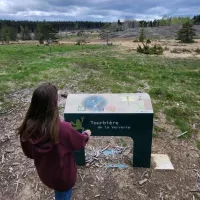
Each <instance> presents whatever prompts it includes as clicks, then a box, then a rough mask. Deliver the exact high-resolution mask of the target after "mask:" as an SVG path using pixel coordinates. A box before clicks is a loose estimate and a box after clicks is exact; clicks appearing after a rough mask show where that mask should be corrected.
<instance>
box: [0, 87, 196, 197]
mask: <svg viewBox="0 0 200 200" xmlns="http://www.w3.org/2000/svg"><path fill="white" fill-rule="evenodd" d="M31 92H32V91H28V90H21V91H19V92H16V93H13V94H11V95H10V100H11V101H13V102H17V104H15V109H14V110H13V111H11V112H9V113H7V114H6V113H5V114H4V115H1V116H0V131H1V135H0V163H1V164H0V199H1V200H13V199H14V200H39V199H40V200H48V199H53V196H54V192H53V191H52V190H50V189H48V188H47V187H46V186H44V185H43V184H42V183H41V182H40V180H39V178H38V175H37V173H36V171H35V167H34V163H33V161H32V160H30V159H28V158H26V157H25V156H24V155H23V153H22V150H21V147H20V144H19V139H18V138H16V136H15V128H17V126H18V125H19V123H20V122H21V120H22V119H23V117H24V114H25V112H26V109H27V107H28V104H29V103H28V102H29V101H30V98H31V95H32V93H31ZM63 93H64V94H66V90H62V91H59V106H61V107H62V111H61V113H60V115H61V118H62V116H63V110H64V109H63V108H64V105H65V98H64V97H61V94H62V96H64V95H63ZM155 126H159V127H161V128H163V129H164V130H165V131H163V133H161V134H160V135H159V136H158V137H157V138H154V139H153V146H152V153H154V154H157V153H163V154H167V155H168V156H169V157H170V159H171V161H172V164H173V166H174V168H175V170H173V171H165V170H164V171H163V170H162V171H159V170H154V169H153V166H152V167H151V168H150V169H143V168H132V167H131V164H132V163H131V158H132V152H133V151H132V145H133V142H132V141H131V140H130V139H129V138H115V137H93V138H92V139H91V140H90V142H89V143H88V145H87V148H86V154H87V158H88V162H89V163H88V164H87V166H85V167H79V171H78V180H77V184H76V186H75V188H74V190H73V197H72V200H92V199H99V200H100V199H101V200H114V199H116V200H118V199H119V200H127V199H130V200H147V199H148V200H157V199H158V200H162V199H163V200H165V199H166V200H167V199H169V200H191V199H200V197H199V196H198V195H199V194H200V179H199V178H200V177H199V175H200V167H199V166H200V159H199V156H200V153H199V151H198V150H197V148H196V147H195V145H194V140H193V139H190V140H184V139H179V138H177V137H176V136H177V135H178V134H179V132H178V131H177V130H176V129H175V128H174V127H173V126H172V125H170V124H169V123H168V122H167V121H166V119H165V116H164V115H163V114H162V113H158V118H157V119H155ZM144 139H145V138H144ZM105 148H107V149H109V148H110V149H113V148H115V149H116V150H118V153H116V154H114V155H104V154H103V153H102V152H101V150H103V149H105ZM94 158H95V159H94ZM109 163H111V164H112V163H113V164H114V163H124V164H126V165H127V166H128V168H124V169H119V168H106V167H105V164H109ZM152 164H153V163H152ZM198 177H199V178H198Z"/></svg>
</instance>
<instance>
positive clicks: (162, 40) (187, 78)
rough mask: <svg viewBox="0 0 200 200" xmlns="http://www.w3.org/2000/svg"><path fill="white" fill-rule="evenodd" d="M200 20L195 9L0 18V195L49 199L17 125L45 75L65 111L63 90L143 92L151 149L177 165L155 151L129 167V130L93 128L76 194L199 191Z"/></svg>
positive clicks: (175, 195)
mask: <svg viewBox="0 0 200 200" xmlns="http://www.w3.org/2000/svg"><path fill="white" fill-rule="evenodd" d="M198 17H199V18H198ZM198 19H199V21H198ZM195 20H196V21H195ZM11 22H12V23H11ZM199 24H200V16H196V17H195V18H194V19H188V18H184V17H183V18H170V19H162V20H157V21H152V22H145V21H140V22H137V21H135V20H129V21H124V22H121V21H120V20H118V22H113V23H91V24H90V22H87V23H84V22H74V23H72V22H71V23H67V22H66V23H65V22H62V23H61V22H60V24H59V23H56V22H54V23H50V22H40V23H38V24H37V23H36V22H30V23H29V22H28V21H27V22H23V23H22V22H13V21H0V25H1V26H0V28H1V29H0V199H1V200H11V199H14V200H29V199H30V200H31V199H32V200H39V199H40V200H48V199H53V196H54V193H53V191H52V190H50V189H48V188H47V187H45V186H44V185H43V184H42V183H41V182H40V180H39V178H38V175H37V172H36V170H35V167H34V163H33V161H32V160H30V159H28V158H26V157H25V156H24V154H23V152H22V149H21V146H20V143H19V139H18V138H17V137H16V134H15V133H16V128H17V127H18V126H19V124H20V123H21V121H22V119H23V118H24V115H25V112H26V110H27V108H28V106H29V104H30V100H31V96H32V92H33V90H34V89H35V88H36V87H37V86H38V85H39V84H41V83H45V82H50V83H53V84H55V85H56V86H57V88H58V90H59V91H58V93H59V112H60V118H61V119H62V120H63V119H64V108H65V103H66V99H67V95H68V94H84V93H89V94H102V93H108V94H113V93H147V94H149V95H150V98H151V103H152V107H153V113H154V119H153V135H152V137H153V140H152V154H166V155H168V157H169V158H170V161H171V163H172V165H173V167H174V170H156V169H155V167H156V166H155V163H154V162H153V159H152V162H151V167H150V168H139V167H138V168H137V167H136V168H135V167H132V157H133V146H134V141H133V140H132V139H131V138H129V137H121V136H120V137H116V136H110V137H106V136H104V135H103V136H93V137H92V138H91V140H90V141H89V143H88V144H87V146H86V149H85V152H86V166H79V167H78V181H77V184H76V186H75V188H73V197H72V199H73V200H91V199H101V200H112V199H113V200H114V199H119V200H127V199H135V200H192V199H196V200H197V199H200V167H199V166H200V39H199V38H200V25H199ZM79 109H84V108H82V107H79ZM108 109H109V111H110V112H112V111H113V112H114V111H115V109H116V108H115V107H112V105H111V106H110V107H108ZM83 111H84V110H83ZM78 122H80V123H81V119H80V120H79V121H78ZM78 122H76V123H78ZM74 123H75V122H74ZM94 123H95V126H97V125H104V124H103V123H104V120H103V119H101V120H99V121H98V120H92V119H91V124H92V125H94ZM99 123H101V124H99ZM105 123H109V121H108V122H107V120H105ZM112 123H114V124H111V125H112V126H113V127H116V126H117V125H118V124H117V123H118V121H114V122H112ZM141 124H142V123H141ZM76 125H77V124H76ZM120 127H125V125H121V124H120ZM86 128H90V127H86ZM115 129H117V128H115ZM120 129H122V128H120ZM117 130H118V129H117ZM122 130H123V129H122ZM102 131H103V130H102ZM143 139H144V140H145V138H143ZM77 188H78V189H77Z"/></svg>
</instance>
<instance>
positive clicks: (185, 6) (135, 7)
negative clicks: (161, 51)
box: [0, 0, 200, 21]
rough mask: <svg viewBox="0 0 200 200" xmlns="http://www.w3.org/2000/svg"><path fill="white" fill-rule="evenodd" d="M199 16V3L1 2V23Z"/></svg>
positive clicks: (177, 0) (129, 0)
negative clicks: (6, 20)
mask: <svg viewBox="0 0 200 200" xmlns="http://www.w3.org/2000/svg"><path fill="white" fill-rule="evenodd" d="M199 14H200V0H0V19H14V20H44V19H45V20H49V21H52V20H56V21H59V20H64V21H68V20H70V21H76V20H77V21H78V20H81V21H86V20H87V21H116V20H117V19H121V20H122V21H123V19H137V20H141V19H144V20H152V19H156V18H162V17H163V16H164V15H166V16H193V15H199Z"/></svg>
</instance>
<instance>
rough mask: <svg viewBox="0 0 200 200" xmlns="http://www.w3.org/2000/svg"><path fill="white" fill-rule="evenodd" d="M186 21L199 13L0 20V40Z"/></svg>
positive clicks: (199, 18) (195, 21) (198, 17)
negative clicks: (107, 18)
mask: <svg viewBox="0 0 200 200" xmlns="http://www.w3.org/2000/svg"><path fill="white" fill-rule="evenodd" d="M186 22H191V23H192V24H194V25H200V15H196V16H194V17H193V18H190V17H166V16H164V17H163V18H162V19H158V20H156V19H155V20H153V21H145V20H141V21H136V20H125V21H124V22H121V21H120V20H118V22H117V23H109V22H90V21H74V22H72V21H53V22H46V21H14V20H0V41H1V42H5V43H8V42H9V41H10V40H12V41H16V40H17V39H19V37H18V34H20V39H22V40H30V39H33V38H31V34H32V36H33V35H34V39H37V40H39V41H40V42H42V41H44V40H48V39H55V38H56V33H58V32H59V31H65V30H68V31H69V30H70V31H74V30H89V29H103V28H105V27H107V26H110V25H112V24H117V29H116V30H117V31H122V30H124V29H127V28H134V27H159V26H171V25H183V24H184V23H186Z"/></svg>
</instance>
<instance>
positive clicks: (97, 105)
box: [83, 95, 107, 112]
mask: <svg viewBox="0 0 200 200" xmlns="http://www.w3.org/2000/svg"><path fill="white" fill-rule="evenodd" d="M106 104H107V102H106V99H105V98H104V97H102V96H98V95H93V96H90V97H87V98H85V99H84V100H83V106H84V107H85V108H86V109H88V110H90V111H99V112H101V111H104V108H105V106H106Z"/></svg>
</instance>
